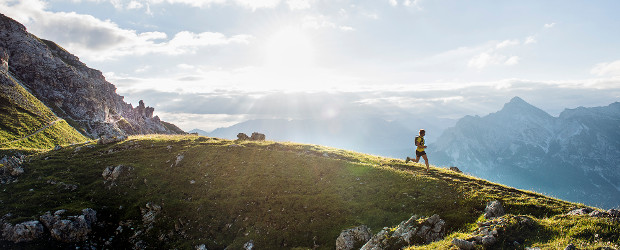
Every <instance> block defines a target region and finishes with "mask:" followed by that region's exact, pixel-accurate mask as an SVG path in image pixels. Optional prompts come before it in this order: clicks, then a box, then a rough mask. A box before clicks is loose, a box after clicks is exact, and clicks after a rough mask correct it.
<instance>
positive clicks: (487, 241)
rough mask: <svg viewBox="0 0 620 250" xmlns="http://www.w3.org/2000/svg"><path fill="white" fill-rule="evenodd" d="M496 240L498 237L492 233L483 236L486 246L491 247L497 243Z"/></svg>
mask: <svg viewBox="0 0 620 250" xmlns="http://www.w3.org/2000/svg"><path fill="white" fill-rule="evenodd" d="M496 241H497V239H496V238H495V237H494V236H492V235H487V236H484V237H482V245H484V246H485V247H489V246H491V245H493V244H495V242H496Z"/></svg>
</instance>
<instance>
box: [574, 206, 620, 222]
mask: <svg viewBox="0 0 620 250" xmlns="http://www.w3.org/2000/svg"><path fill="white" fill-rule="evenodd" d="M566 214H567V215H574V216H578V215H587V216H590V217H597V218H611V219H614V220H620V211H619V210H617V209H609V210H607V211H599V210H594V209H592V208H576V209H573V210H571V211H570V212H568V213H566Z"/></svg>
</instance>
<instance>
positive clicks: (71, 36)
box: [0, 0, 252, 61]
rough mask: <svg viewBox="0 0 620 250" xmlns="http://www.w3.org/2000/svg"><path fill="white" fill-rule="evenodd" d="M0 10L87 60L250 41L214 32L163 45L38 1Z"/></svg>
mask: <svg viewBox="0 0 620 250" xmlns="http://www.w3.org/2000/svg"><path fill="white" fill-rule="evenodd" d="M0 7H2V9H3V10H8V12H9V13H11V17H13V18H16V19H17V20H18V21H20V22H22V23H23V24H24V25H26V26H27V27H28V31H30V32H32V33H34V34H35V35H37V36H39V37H41V38H43V39H50V40H53V41H54V42H56V43H58V44H60V45H61V46H63V47H65V48H66V49H68V50H69V51H71V52H72V53H75V54H77V55H78V56H79V57H81V58H86V59H90V60H99V61H101V60H108V59H114V58H118V57H121V56H127V55H145V54H152V53H162V54H172V55H178V54H184V53H193V52H195V51H196V50H197V49H199V48H201V47H206V46H216V45H227V44H247V43H249V41H250V40H251V39H252V37H251V36H249V35H235V36H232V37H227V36H226V35H224V34H222V33H217V32H202V33H192V32H188V31H181V32H179V33H177V34H176V35H175V36H174V37H173V38H172V39H171V40H169V41H165V39H167V35H166V34H165V33H163V32H143V33H138V32H136V31H135V30H129V29H123V28H121V27H119V26H118V25H117V24H116V23H114V22H112V21H110V20H100V19H97V18H95V17H93V16H90V15H82V14H77V13H74V12H70V13H67V12H49V11H46V10H45V8H46V5H45V3H43V2H41V1H37V0H26V1H22V2H19V3H18V4H14V5H4V4H3V3H0Z"/></svg>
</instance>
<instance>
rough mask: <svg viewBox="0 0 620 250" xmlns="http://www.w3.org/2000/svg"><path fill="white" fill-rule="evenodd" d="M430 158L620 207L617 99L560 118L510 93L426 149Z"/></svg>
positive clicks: (533, 187) (518, 183)
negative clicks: (486, 112) (499, 104)
mask: <svg viewBox="0 0 620 250" xmlns="http://www.w3.org/2000/svg"><path fill="white" fill-rule="evenodd" d="M429 154H431V155H432V156H433V162H435V163H437V164H440V165H446V166H458V167H459V168H461V169H463V170H464V171H466V172H468V173H472V174H474V175H476V176H479V177H481V178H485V179H489V180H492V181H497V182H500V183H503V184H506V185H510V186H515V187H518V188H524V189H528V190H535V191H538V192H543V193H547V194H551V195H553V196H556V197H560V198H562V199H567V200H572V201H576V202H583V203H586V204H590V205H593V206H601V207H606V208H614V207H618V206H620V103H618V102H617V103H612V104H610V105H609V106H606V107H595V108H583V107H582V108H578V109H574V110H565V111H564V112H562V113H561V114H560V116H559V117H552V116H551V115H549V114H547V113H545V112H544V111H542V110H540V109H538V108H536V107H534V106H532V105H530V104H528V103H527V102H525V101H524V100H522V99H521V98H518V97H515V98H513V99H512V100H511V101H510V102H509V103H507V104H506V105H505V106H504V108H503V109H502V110H500V111H498V112H496V113H492V114H489V115H487V116H484V117H471V116H468V117H464V118H463V119H461V120H459V122H458V123H457V124H456V125H455V126H454V127H453V128H449V129H447V130H446V131H445V132H444V133H443V135H442V136H441V137H440V138H439V139H438V140H437V142H436V143H435V144H433V145H431V146H430V147H429Z"/></svg>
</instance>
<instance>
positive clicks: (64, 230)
mask: <svg viewBox="0 0 620 250" xmlns="http://www.w3.org/2000/svg"><path fill="white" fill-rule="evenodd" d="M65 212H66V211H65V210H58V211H56V212H54V215H52V214H51V212H49V211H48V212H47V213H45V214H44V215H41V216H40V217H39V220H32V221H26V222H22V223H18V224H15V225H13V224H11V223H7V222H4V217H3V219H2V220H0V225H1V227H0V233H1V234H0V235H1V236H2V237H0V240H7V241H11V242H13V243H20V242H28V241H33V240H37V239H42V238H44V237H47V236H46V235H48V234H47V233H49V236H51V237H52V238H54V239H55V240H58V241H62V242H69V243H70V242H82V241H85V240H87V239H88V235H89V234H90V232H91V231H92V229H93V226H94V224H95V223H96V222H97V211H95V210H93V209H91V208H86V209H83V210H82V214H81V215H79V216H65V215H64V214H65ZM9 216H10V215H9ZM5 217H7V216H5Z"/></svg>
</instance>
